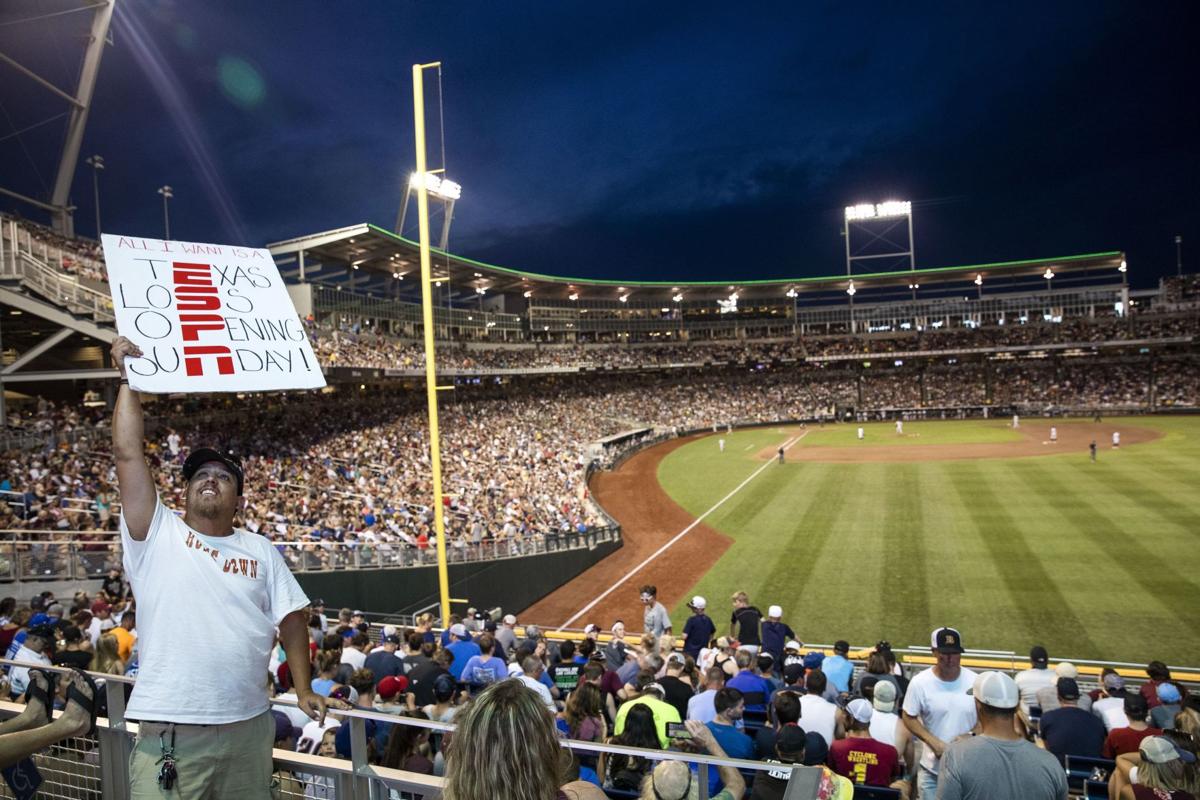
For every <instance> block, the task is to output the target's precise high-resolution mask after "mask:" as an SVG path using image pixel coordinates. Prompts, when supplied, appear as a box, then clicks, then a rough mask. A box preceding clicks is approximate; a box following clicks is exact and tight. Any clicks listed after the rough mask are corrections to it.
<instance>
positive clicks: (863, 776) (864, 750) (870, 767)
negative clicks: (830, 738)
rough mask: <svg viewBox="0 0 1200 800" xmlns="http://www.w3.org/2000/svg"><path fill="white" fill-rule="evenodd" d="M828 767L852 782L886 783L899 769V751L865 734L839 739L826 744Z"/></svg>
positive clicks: (881, 784) (872, 784)
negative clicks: (858, 736) (864, 735)
mask: <svg viewBox="0 0 1200 800" xmlns="http://www.w3.org/2000/svg"><path fill="white" fill-rule="evenodd" d="M828 763H829V767H830V768H831V769H832V770H833V771H834V772H836V773H837V774H838V775H841V776H843V777H846V778H849V779H850V780H852V781H853V782H854V783H857V784H866V785H867V786H888V785H890V784H891V782H892V781H893V780H895V778H896V775H897V774H898V772H899V769H900V754H899V753H897V752H896V748H894V747H892V746H891V745H890V744H885V743H884V742H877V741H875V740H874V739H868V738H847V739H838V740H837V741H835V742H834V743H833V744H832V745H830V746H829V762H828Z"/></svg>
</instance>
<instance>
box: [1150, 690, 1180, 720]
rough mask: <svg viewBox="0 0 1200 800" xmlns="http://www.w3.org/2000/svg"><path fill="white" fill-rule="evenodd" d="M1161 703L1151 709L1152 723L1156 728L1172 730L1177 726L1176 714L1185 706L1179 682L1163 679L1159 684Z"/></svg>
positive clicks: (1159, 699) (1159, 700)
mask: <svg viewBox="0 0 1200 800" xmlns="http://www.w3.org/2000/svg"><path fill="white" fill-rule="evenodd" d="M1158 702H1159V705H1157V706H1154V707H1153V708H1151V709H1150V724H1151V725H1153V726H1154V727H1155V728H1161V729H1162V730H1164V731H1166V730H1170V729H1172V728H1174V727H1175V715H1176V714H1178V713H1179V711H1180V709H1182V708H1183V693H1182V692H1180V690H1179V684H1177V683H1174V682H1172V681H1163V682H1162V683H1160V684H1159V685H1158Z"/></svg>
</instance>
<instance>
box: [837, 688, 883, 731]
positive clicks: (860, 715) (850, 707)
mask: <svg viewBox="0 0 1200 800" xmlns="http://www.w3.org/2000/svg"><path fill="white" fill-rule="evenodd" d="M885 683H886V681H885ZM846 710H847V711H849V712H850V716H852V717H854V718H855V719H856V720H858V721H859V722H862V723H864V724H865V723H868V722H870V721H871V715H872V714H874V713H875V709H873V708H871V704H870V702H868V701H867V700H865V699H864V698H862V697H856V698H854V699H853V700H851V701H850V702H849V703H847V704H846Z"/></svg>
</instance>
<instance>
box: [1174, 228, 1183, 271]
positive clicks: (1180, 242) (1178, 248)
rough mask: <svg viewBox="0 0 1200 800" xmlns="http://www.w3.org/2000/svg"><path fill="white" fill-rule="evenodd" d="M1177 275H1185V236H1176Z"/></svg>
mask: <svg viewBox="0 0 1200 800" xmlns="http://www.w3.org/2000/svg"><path fill="white" fill-rule="evenodd" d="M1175 276H1176V277H1179V278H1182V277H1183V237H1182V236H1178V235H1177V236H1176V237H1175Z"/></svg>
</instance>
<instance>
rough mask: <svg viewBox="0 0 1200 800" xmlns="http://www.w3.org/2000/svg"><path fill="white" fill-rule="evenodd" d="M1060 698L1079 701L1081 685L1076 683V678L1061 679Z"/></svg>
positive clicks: (1059, 684)
mask: <svg viewBox="0 0 1200 800" xmlns="http://www.w3.org/2000/svg"><path fill="white" fill-rule="evenodd" d="M1058 696H1059V697H1061V698H1062V699H1063V700H1078V699H1079V684H1078V683H1076V682H1075V679H1074V678H1059V679H1058Z"/></svg>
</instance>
